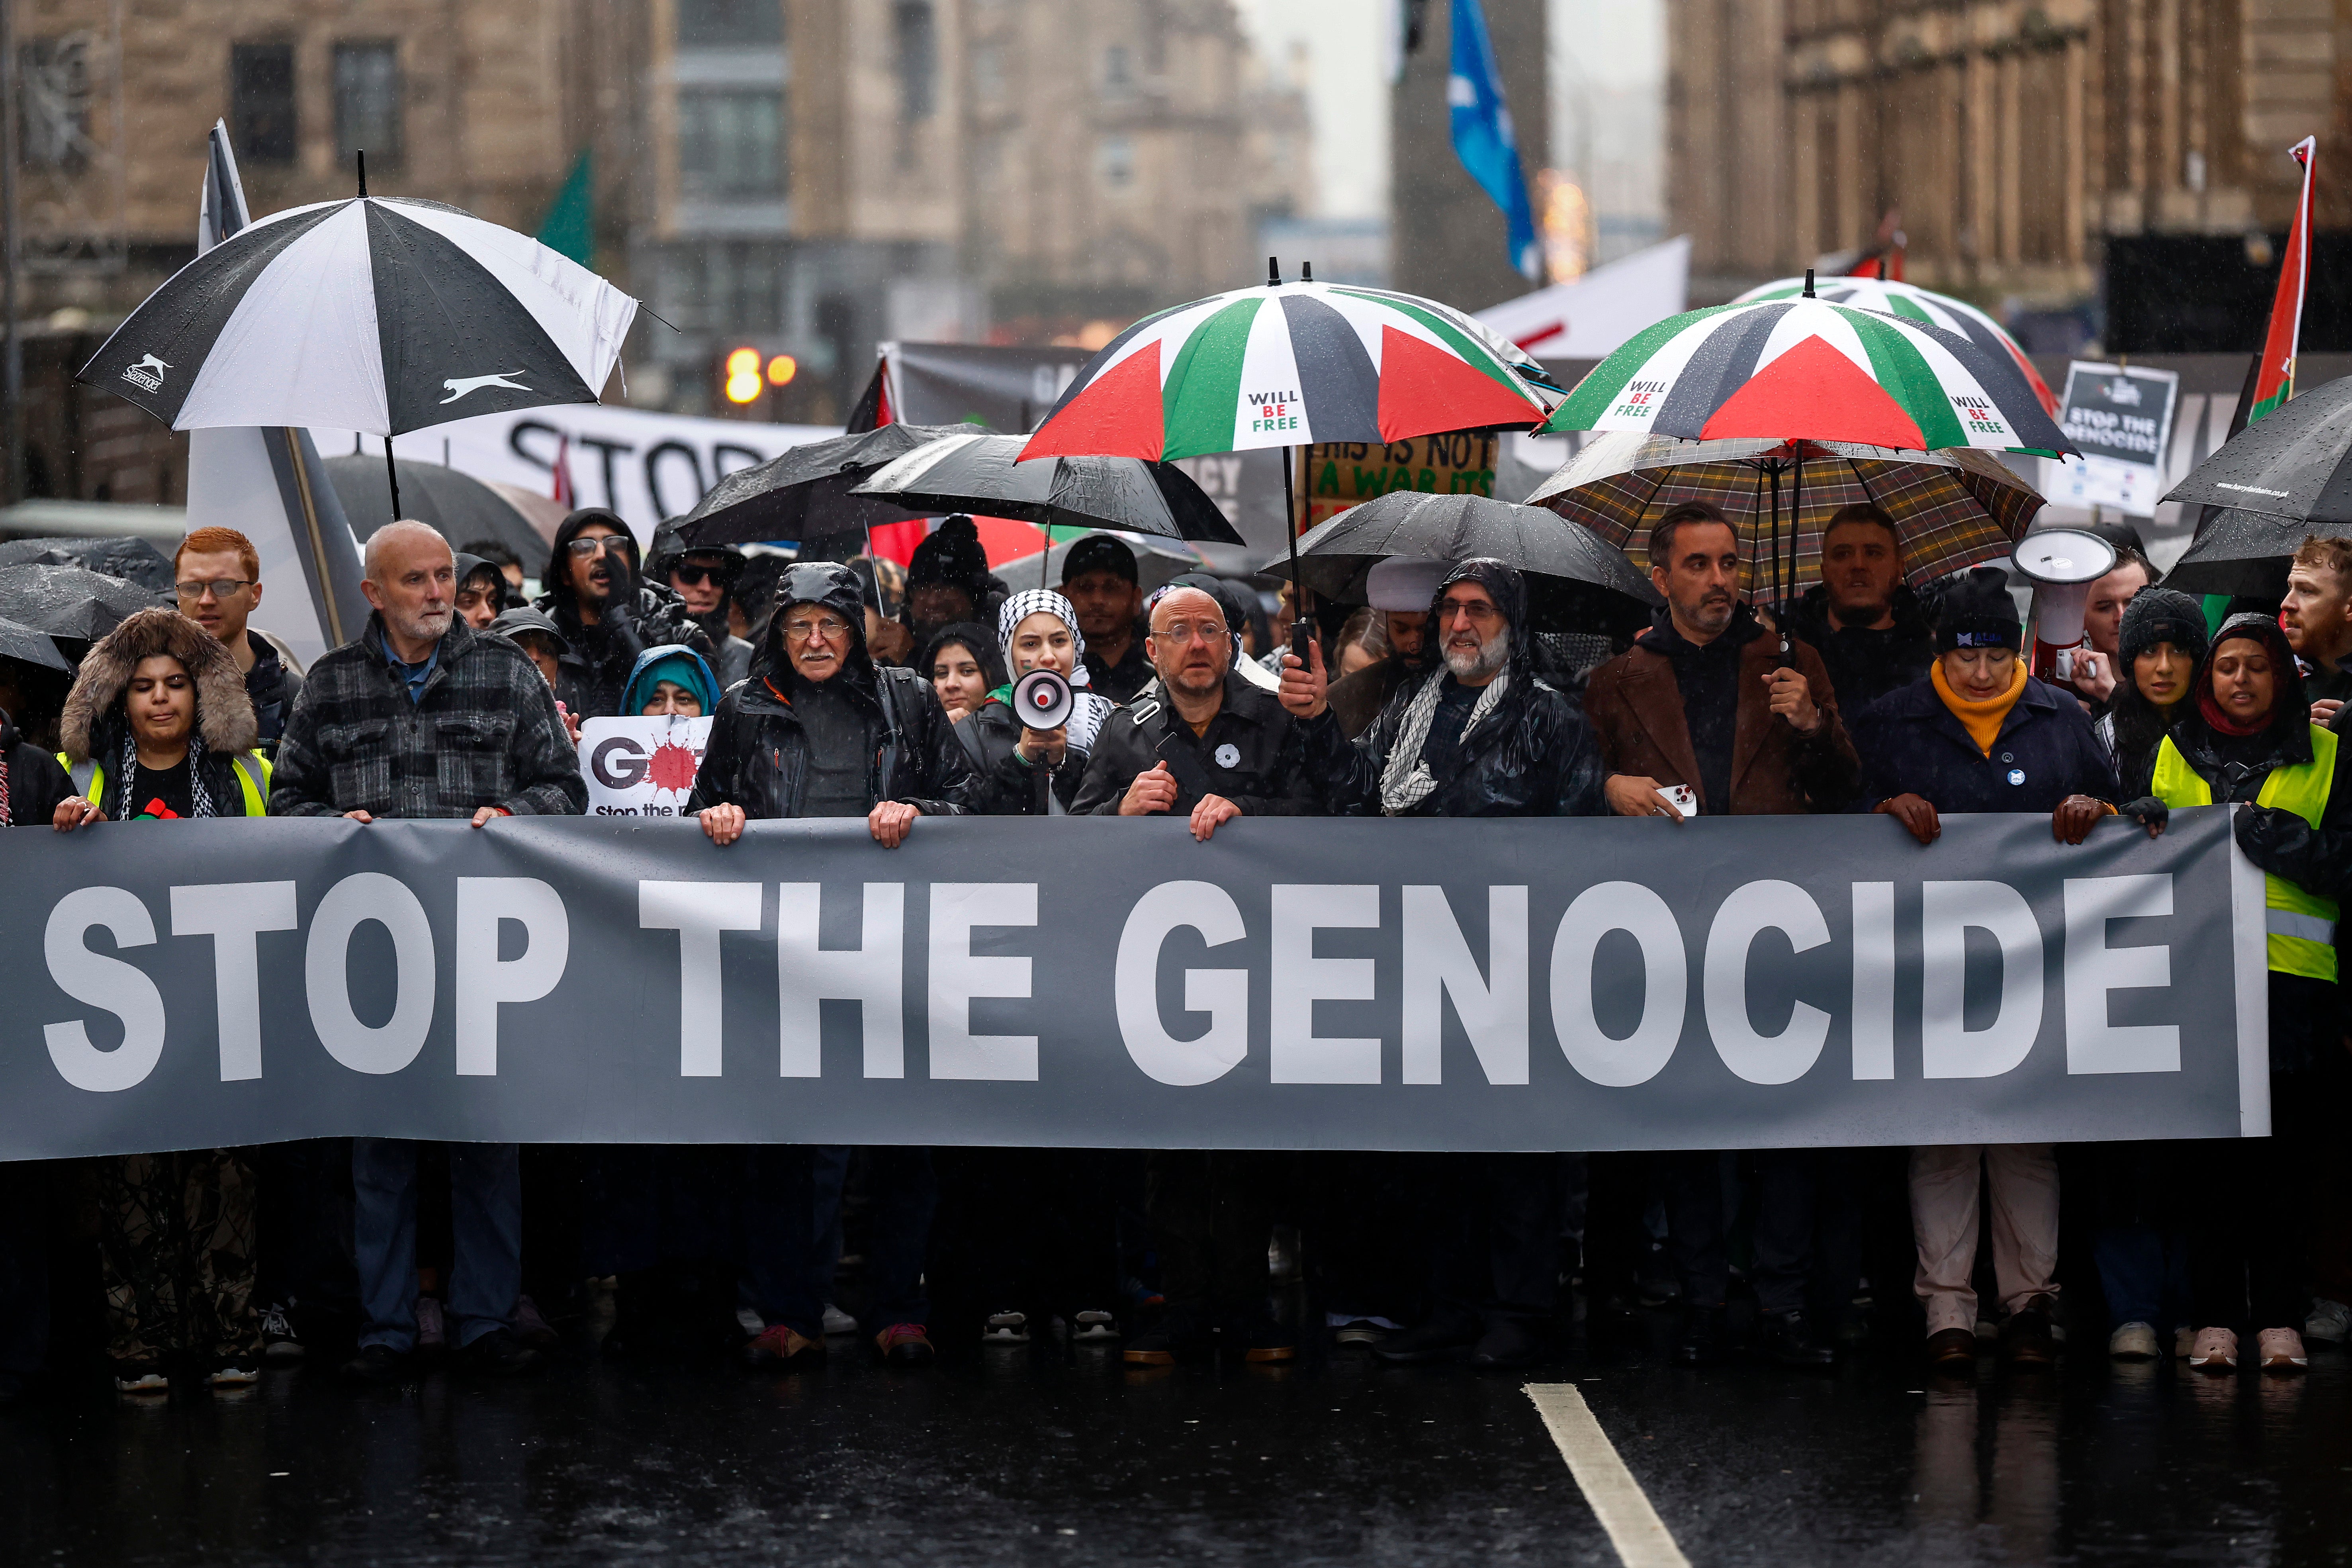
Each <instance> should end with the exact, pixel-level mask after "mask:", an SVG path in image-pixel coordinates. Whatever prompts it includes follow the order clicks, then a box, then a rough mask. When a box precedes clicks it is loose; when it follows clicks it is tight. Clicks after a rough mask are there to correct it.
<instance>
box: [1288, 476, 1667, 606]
mask: <svg viewBox="0 0 2352 1568" xmlns="http://www.w3.org/2000/svg"><path fill="white" fill-rule="evenodd" d="M1398 555H1405V556H1412V557H1414V558H1416V559H1419V560H1425V561H1444V562H1455V561H1466V560H1468V559H1469V558H1470V557H1472V556H1474V555H1483V556H1486V557H1489V558H1491V559H1493V560H1496V561H1500V562H1502V563H1504V564H1506V565H1508V566H1516V567H1517V568H1518V569H1519V570H1520V571H1522V572H1527V573H1531V574H1535V575H1537V576H1539V577H1549V578H1553V579H1556V580H1557V581H1558V582H1559V583H1562V584H1581V585H1582V586H1583V588H1585V589H1586V590H1588V592H1587V593H1585V594H1583V595H1576V596H1577V597H1579V598H1581V599H1583V600H1585V601H1588V602H1587V603H1585V604H1584V605H1583V606H1582V613H1581V614H1575V613H1574V612H1573V611H1571V613H1570V618H1571V619H1572V620H1574V621H1576V622H1577V623H1578V624H1580V625H1581V626H1597V625H1607V626H1612V628H1613V627H1617V626H1641V625H1643V624H1645V623H1646V622H1647V621H1648V620H1649V618H1650V611H1651V610H1652V609H1653V608H1654V607H1655V606H1656V605H1659V604H1661V603H1663V602H1664V601H1663V600H1661V599H1660V598H1659V597H1658V594H1657V591H1656V590H1655V589H1654V588H1653V587H1652V586H1651V585H1650V580H1649V578H1648V577H1647V576H1645V575H1643V574H1642V573H1641V572H1640V571H1638V570H1636V569H1635V568H1634V566H1633V563H1632V562H1630V561H1628V560H1626V559H1625V557H1624V556H1623V555H1622V554H1621V553H1620V552H1618V551H1617V550H1616V549H1615V548H1614V547H1612V545H1610V544H1608V543H1605V542H1602V541H1601V539H1599V538H1597V537H1595V536H1594V534H1593V533H1592V532H1591V531H1590V530H1589V529H1585V528H1583V527H1580V526H1579V525H1578V524H1576V523H1573V522H1570V521H1567V520H1566V519H1564V518H1562V517H1559V515H1557V514H1556V513H1553V512H1549V511H1546V510H1544V509H1543V508H1541V507H1537V506H1522V505H1518V504H1516V503H1514V502H1511V501H1506V500H1494V499H1493V498H1492V497H1489V496H1479V495H1431V494H1427V493H1425V492H1423V491H1419V490H1393V491H1391V492H1390V493H1389V494H1387V495H1384V496H1381V497H1379V498H1377V499H1376V500H1368V501H1366V502H1364V503H1363V504H1362V505H1360V506H1351V507H1349V509H1348V510H1345V511H1343V512H1340V513H1339V515H1337V516H1336V517H1333V518H1331V519H1329V520H1328V521H1324V522H1322V523H1318V525H1317V526H1316V527H1314V528H1313V529H1311V530H1309V531H1307V533H1305V534H1303V535H1302V536H1300V538H1299V541H1298V574H1299V576H1300V578H1301V579H1302V580H1303V581H1304V582H1305V583H1306V584H1307V587H1309V588H1311V589H1313V590H1314V591H1315V592H1316V593H1318V594H1323V595H1328V596H1329V597H1331V598H1334V599H1338V600H1340V601H1342V602H1344V603H1348V604H1361V603H1363V602H1364V599H1365V597H1366V593H1365V579H1366V577H1367V576H1369V575H1370V573H1371V569H1372V568H1373V566H1375V565H1376V564H1378V563H1381V562H1382V561H1385V560H1388V559H1389V558H1390V557H1391V556H1398ZM1266 569H1267V570H1268V571H1270V572H1283V573H1284V574H1285V575H1287V573H1286V572H1285V571H1284V563H1283V562H1282V561H1281V560H1279V559H1277V560H1276V561H1275V562H1274V563H1271V564H1270V565H1268V567H1267V568H1266ZM1554 597H1558V595H1554Z"/></svg>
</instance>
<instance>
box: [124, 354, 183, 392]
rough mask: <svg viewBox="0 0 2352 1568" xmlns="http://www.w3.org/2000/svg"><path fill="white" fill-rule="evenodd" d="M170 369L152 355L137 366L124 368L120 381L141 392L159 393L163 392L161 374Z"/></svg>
mask: <svg viewBox="0 0 2352 1568" xmlns="http://www.w3.org/2000/svg"><path fill="white" fill-rule="evenodd" d="M171 368H172V367H171V366H170V365H168V364H165V363H163V361H162V360H159V359H157V358H156V357H155V356H154V355H153V354H149V355H147V356H146V357H145V358H144V359H142V360H141V361H140V362H139V363H137V364H134V365H128V366H125V367H124V369H123V372H122V379H123V380H125V381H127V382H129V383H130V384H131V385H133V386H135V387H137V388H139V389H140V390H141V391H142V392H161V391H163V373H164V372H165V371H167V370H169V369H171Z"/></svg>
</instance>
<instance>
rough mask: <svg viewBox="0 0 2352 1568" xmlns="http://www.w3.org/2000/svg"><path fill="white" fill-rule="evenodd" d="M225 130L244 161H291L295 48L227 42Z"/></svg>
mask: <svg viewBox="0 0 2352 1568" xmlns="http://www.w3.org/2000/svg"><path fill="white" fill-rule="evenodd" d="M228 104H229V108H228V127H229V134H230V136H231V137H232V138H234V139H235V141H236V155H237V157H238V158H239V159H240V160H241V161H242V162H245V163H292V162H293V161H294V46H293V45H291V44H232V45H230V46H229V51H228Z"/></svg>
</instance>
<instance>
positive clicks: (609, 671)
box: [533, 506, 864, 719]
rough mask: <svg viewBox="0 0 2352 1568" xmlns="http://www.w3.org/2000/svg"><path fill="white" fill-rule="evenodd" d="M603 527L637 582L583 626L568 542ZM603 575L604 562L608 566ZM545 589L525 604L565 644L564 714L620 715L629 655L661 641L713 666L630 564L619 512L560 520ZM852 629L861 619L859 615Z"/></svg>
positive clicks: (669, 600) (691, 624) (674, 602)
mask: <svg viewBox="0 0 2352 1568" xmlns="http://www.w3.org/2000/svg"><path fill="white" fill-rule="evenodd" d="M599 522H601V523H603V524H604V526H606V527H607V528H613V529H617V530H619V531H620V532H621V533H622V534H623V535H624V536H625V537H627V538H628V539H629V540H630V544H629V576H630V579H631V581H633V582H635V584H637V590H636V593H635V595H634V596H633V597H632V598H631V599H629V600H626V601H624V602H623V603H624V605H625V606H627V607H623V608H621V609H619V611H618V613H616V611H615V607H614V605H611V604H610V603H608V604H607V605H606V607H605V608H604V611H603V612H602V613H601V614H600V615H599V616H598V618H597V621H596V624H595V625H594V626H589V625H587V624H585V623H584V622H583V621H582V620H581V618H580V603H579V596H578V595H577V594H576V593H575V592H574V591H573V589H572V563H571V549H572V541H573V540H574V539H576V538H578V537H579V536H580V532H581V531H582V530H583V529H585V528H587V527H588V526H589V525H590V524H592V523H599ZM608 570H609V564H608ZM542 581H543V582H544V583H545V584H546V587H547V591H546V592H545V593H543V594H541V595H540V596H539V597H538V598H537V599H536V600H534V601H533V605H534V607H536V608H537V609H539V610H541V611H542V612H544V613H545V614H546V615H547V616H548V617H549V618H550V619H551V620H552V621H554V623H555V625H556V628H557V629H558V630H559V631H561V632H562V634H563V640H564V641H565V642H567V643H569V644H571V645H572V646H571V651H570V652H568V653H566V654H564V655H563V657H562V659H560V660H559V661H558V663H559V664H560V666H561V667H562V679H560V680H559V681H558V682H557V683H556V695H557V696H558V697H560V698H562V700H563V702H564V704H565V705H566V706H567V707H569V708H570V709H571V710H572V712H573V713H575V714H577V715H579V716H580V717H581V718H583V719H610V718H613V717H614V716H616V715H618V714H619V712H620V711H621V693H622V691H623V690H624V689H626V687H627V686H628V684H629V671H630V669H631V668H634V667H635V664H636V662H637V656H638V655H639V654H641V653H643V652H645V651H646V649H647V648H649V647H661V646H662V645H663V644H665V643H680V644H683V645H684V646H686V647H690V648H692V649H693V650H694V651H695V652H697V653H698V654H700V655H701V656H702V658H703V660H704V662H705V663H707V664H709V666H710V668H713V669H717V668H719V665H720V663H721V660H720V659H719V649H718V647H717V646H716V645H715V644H713V643H712V642H711V640H710V634H709V633H708V632H706V631H704V630H703V629H702V625H701V623H700V622H698V621H697V620H696V619H695V618H694V616H691V615H690V614H688V611H687V608H686V601H685V600H684V599H681V598H679V597H678V596H677V594H676V593H674V592H672V591H671V590H669V589H667V588H665V587H663V586H661V584H657V583H648V582H646V581H645V579H644V577H643V575H642V574H641V573H640V572H639V570H638V566H637V547H636V543H635V535H634V534H631V533H629V525H628V524H627V523H625V522H623V521H621V519H620V516H619V514H617V513H615V512H611V511H607V510H604V508H603V507H595V506H592V507H583V508H582V509H581V510H578V511H575V512H573V513H572V515H571V516H570V517H567V518H565V519H564V520H563V523H562V526H561V527H559V528H558V529H557V530H556V531H555V544H554V546H553V548H552V549H551V550H550V551H549V552H548V558H547V574H546V576H545V577H544V578H543V579H542ZM859 624H860V625H861V626H862V625H863V624H864V619H863V617H862V616H861V617H860V618H859Z"/></svg>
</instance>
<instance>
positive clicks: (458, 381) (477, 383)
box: [441, 370, 530, 405]
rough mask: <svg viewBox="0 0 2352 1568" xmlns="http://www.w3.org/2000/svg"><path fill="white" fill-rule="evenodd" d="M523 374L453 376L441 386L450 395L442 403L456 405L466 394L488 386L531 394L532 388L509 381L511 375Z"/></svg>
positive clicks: (510, 371)
mask: <svg viewBox="0 0 2352 1568" xmlns="http://www.w3.org/2000/svg"><path fill="white" fill-rule="evenodd" d="M520 374H523V373H522V372H521V371H519V370H502V371H500V372H499V373H498V374H495V375H453V376H451V377H450V378H449V379H448V380H446V381H445V382H443V383H442V384H441V390H442V391H444V392H446V393H447V394H448V396H446V397H445V398H443V399H442V400H441V401H442V403H443V404H445V405H446V404H451V403H455V402H457V399H459V398H461V397H463V396H465V395H466V394H467V393H469V392H479V391H481V390H482V388H484V387H486V386H503V387H506V388H507V389H508V390H509V391H512V392H529V391H530V387H528V386H525V385H524V384H522V383H520V382H519V381H509V380H508V379H507V377H509V376H510V375H520Z"/></svg>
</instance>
